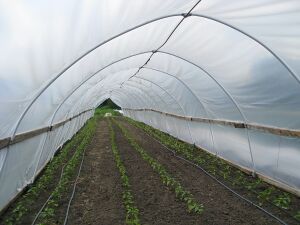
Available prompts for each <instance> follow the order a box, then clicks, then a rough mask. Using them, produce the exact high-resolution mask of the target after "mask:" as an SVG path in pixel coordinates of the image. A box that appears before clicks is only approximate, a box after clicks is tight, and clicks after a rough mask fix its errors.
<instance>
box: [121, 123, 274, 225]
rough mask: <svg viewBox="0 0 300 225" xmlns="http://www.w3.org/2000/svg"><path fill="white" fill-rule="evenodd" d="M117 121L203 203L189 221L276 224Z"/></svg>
mask: <svg viewBox="0 0 300 225" xmlns="http://www.w3.org/2000/svg"><path fill="white" fill-rule="evenodd" d="M117 121H118V122H120V123H121V124H122V125H123V126H124V127H125V128H126V129H127V130H128V131H129V132H130V133H131V134H132V135H133V137H135V139H136V141H137V142H138V143H139V144H140V146H142V147H143V148H144V149H145V150H146V151H147V152H148V154H150V155H151V156H152V157H153V158H155V159H156V160H157V161H158V162H159V163H161V164H163V165H164V166H165V168H166V169H167V170H168V171H169V172H170V173H171V174H172V175H173V176H174V177H176V178H177V180H179V181H180V182H181V183H182V184H183V186H184V187H185V188H186V189H187V190H189V191H190V192H191V193H192V194H193V195H194V196H195V198H196V199H197V200H198V201H199V202H201V203H203V204H204V207H205V211H204V213H203V215H201V216H198V219H197V222H196V223H191V224H222V225H223V224H224V225H225V224H253V225H254V224H278V223H277V222H276V221H274V220H273V219H272V218H270V217H268V216H267V215H266V214H264V213H263V212H261V211H260V210H258V209H257V208H255V207H253V206H251V205H249V204H248V203H246V202H244V201H242V200H241V199H239V198H237V197H236V196H235V195H233V194H232V193H231V192H229V191H228V190H226V189H225V188H223V187H222V186H220V185H219V184H217V183H216V182H215V181H213V180H212V179H211V178H209V177H208V176H207V175H206V174H204V173H203V172H201V171H200V170H199V169H197V168H195V167H193V166H191V165H190V164H187V163H186V162H184V161H182V160H180V159H178V158H175V157H174V156H173V154H172V153H170V152H168V151H166V149H165V148H164V147H163V146H162V145H161V144H159V143H158V142H155V141H154V140H153V139H152V138H151V137H149V136H148V135H146V134H145V133H144V132H143V131H141V130H140V129H139V128H136V127H135V126H133V125H131V124H129V123H128V122H126V121H124V120H117ZM153 224H156V223H153ZM174 224H188V223H186V221H185V220H184V219H182V218H180V217H177V223H174Z"/></svg>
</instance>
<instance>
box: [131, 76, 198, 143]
mask: <svg viewBox="0 0 300 225" xmlns="http://www.w3.org/2000/svg"><path fill="white" fill-rule="evenodd" d="M132 78H139V79H142V80H146V81H148V82H150V83H152V84H154V85H155V86H157V87H159V88H160V89H162V90H163V91H164V92H165V93H167V95H168V96H170V97H171V98H172V99H173V100H174V101H175V102H177V104H178V106H179V107H180V108H181V110H182V112H183V113H184V114H185V115H187V113H186V112H185V110H184V109H183V107H182V106H181V105H180V104H179V102H178V101H177V100H176V99H175V98H174V97H173V96H172V95H171V94H170V93H169V92H167V91H166V90H165V89H164V88H162V87H161V86H160V85H158V84H156V83H155V82H153V81H151V80H148V79H146V78H144V77H139V76H136V75H135V76H134V77H131V79H132ZM187 126H188V130H189V133H190V137H191V139H192V141H193V142H194V140H193V136H192V134H191V129H190V125H189V123H188V122H187ZM194 143H195V142H194Z"/></svg>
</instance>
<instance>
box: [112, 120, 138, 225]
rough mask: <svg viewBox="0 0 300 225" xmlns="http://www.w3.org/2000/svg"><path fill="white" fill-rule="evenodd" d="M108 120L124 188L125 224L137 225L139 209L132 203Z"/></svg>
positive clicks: (131, 196)
mask: <svg viewBox="0 0 300 225" xmlns="http://www.w3.org/2000/svg"><path fill="white" fill-rule="evenodd" d="M108 122H109V128H110V139H111V145H112V152H113V155H114V158H115V162H116V164H117V167H118V170H119V173H120V175H121V181H122V186H123V188H124V189H125V190H124V191H123V195H122V198H123V203H124V206H125V209H126V221H125V222H126V224H129V225H139V224H140V220H139V210H138V208H137V207H136V206H135V204H134V200H133V195H132V193H131V190H130V184H129V177H128V176H127V173H126V168H125V166H124V164H123V162H122V160H121V157H120V153H119V151H118V149H117V145H116V140H115V133H114V130H113V128H112V125H111V121H110V120H108Z"/></svg>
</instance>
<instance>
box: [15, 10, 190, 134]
mask: <svg viewBox="0 0 300 225" xmlns="http://www.w3.org/2000/svg"><path fill="white" fill-rule="evenodd" d="M170 17H184V14H181V13H176V14H170V15H165V16H161V17H157V18H154V19H152V20H148V21H146V22H143V23H141V24H139V25H136V26H134V27H131V28H129V29H127V30H125V31H123V32H121V33H119V34H117V35H114V36H113V37H111V38H108V39H106V40H105V41H103V42H101V43H100V44H98V45H96V46H94V47H93V48H91V49H89V50H88V51H86V52H85V53H83V54H82V55H80V56H79V57H78V58H76V59H75V60H74V61H73V62H71V63H70V64H69V65H68V66H66V67H65V68H64V69H63V70H62V71H60V72H59V73H58V74H57V75H56V76H55V77H53V78H52V79H51V80H50V81H49V82H47V84H46V85H45V86H44V87H43V88H42V89H41V90H40V91H39V92H38V93H37V94H36V96H35V97H34V98H33V99H32V100H31V102H30V103H29V104H28V105H27V107H26V108H25V110H24V111H23V113H22V114H21V116H20V117H19V119H18V120H17V123H16V126H15V128H14V131H13V135H12V137H11V139H14V137H15V135H16V132H17V129H18V127H19V125H20V123H21V121H22V119H23V118H24V116H25V115H26V113H27V112H28V110H29V109H30V108H31V106H32V105H33V103H34V102H35V101H36V100H37V99H38V98H39V97H40V96H41V95H42V93H44V91H45V90H46V89H47V88H48V87H49V86H50V85H51V84H52V83H54V81H56V80H57V79H58V78H59V77H60V76H61V75H62V74H64V73H65V72H66V71H68V70H69V69H70V68H71V67H72V66H73V65H75V64H76V63H77V62H79V61H80V60H81V59H83V58H84V57H85V56H87V55H88V54H90V53H91V52H93V51H94V50H96V49H97V48H99V47H100V46H102V45H104V44H106V43H108V42H110V41H112V40H114V39H116V38H118V37H120V36H122V35H124V34H126V33H129V32H131V31H133V30H136V29H138V28H140V27H143V26H145V25H147V24H150V23H153V22H156V21H159V20H163V19H167V18H170Z"/></svg>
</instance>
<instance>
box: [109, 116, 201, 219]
mask: <svg viewBox="0 0 300 225" xmlns="http://www.w3.org/2000/svg"><path fill="white" fill-rule="evenodd" d="M114 122H115V123H116V124H117V126H118V127H119V128H120V129H121V131H122V133H123V134H124V136H125V137H126V139H127V140H128V141H129V143H130V144H131V146H132V147H133V148H134V149H135V150H136V151H137V152H138V153H139V154H140V155H141V157H142V158H143V159H144V160H145V161H146V162H148V163H149V164H150V166H151V167H152V169H153V170H154V171H155V172H156V173H158V174H159V176H160V178H161V180H162V182H163V184H164V185H166V186H167V187H169V188H170V189H171V190H173V191H174V192H175V194H176V197H177V198H179V199H180V200H181V201H183V202H185V203H186V204H187V209H188V212H194V213H197V214H201V213H202V212H203V210H204V207H203V205H202V204H199V203H197V202H196V200H195V199H194V197H193V195H192V194H191V193H190V192H189V191H186V190H185V189H184V188H183V186H182V185H181V184H180V183H179V182H178V181H177V180H176V179H175V178H173V177H172V176H171V175H170V174H169V173H168V172H167V170H166V169H165V168H164V166H163V165H161V164H160V163H159V162H157V161H156V160H155V159H154V158H152V157H151V156H150V155H149V154H148V153H147V152H146V151H145V150H144V149H143V148H142V147H141V146H140V145H139V144H138V143H137V142H136V141H135V140H134V138H132V136H131V135H130V134H129V133H128V131H127V130H126V129H125V128H124V127H123V126H122V125H121V124H119V123H118V122H116V121H115V120H114Z"/></svg>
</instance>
